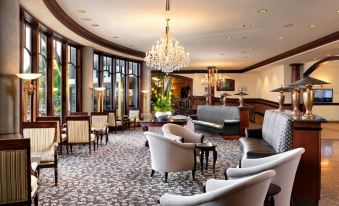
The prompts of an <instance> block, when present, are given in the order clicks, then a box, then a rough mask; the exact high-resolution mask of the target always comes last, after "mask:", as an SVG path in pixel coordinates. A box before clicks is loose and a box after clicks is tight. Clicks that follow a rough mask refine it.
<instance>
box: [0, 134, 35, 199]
mask: <svg viewBox="0 0 339 206" xmlns="http://www.w3.org/2000/svg"><path fill="white" fill-rule="evenodd" d="M30 153H31V152H30V140H29V139H4V140H0V168H1V171H0V205H2V204H10V203H16V204H17V205H31V170H30V168H31V157H30Z"/></svg>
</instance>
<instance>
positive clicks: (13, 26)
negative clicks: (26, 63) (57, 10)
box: [0, 0, 20, 138]
mask: <svg viewBox="0 0 339 206" xmlns="http://www.w3.org/2000/svg"><path fill="white" fill-rule="evenodd" d="M0 31H1V32H0V45H1V46H0V98H1V101H0V114H1V115H0V138H4V137H8V136H13V135H15V134H18V133H19V130H20V84H19V82H20V81H19V78H18V77H16V75H15V74H17V73H19V72H20V6H19V0H1V1H0Z"/></svg>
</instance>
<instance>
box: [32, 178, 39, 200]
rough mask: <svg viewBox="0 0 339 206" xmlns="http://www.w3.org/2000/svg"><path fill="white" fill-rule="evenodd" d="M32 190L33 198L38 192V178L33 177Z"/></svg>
mask: <svg viewBox="0 0 339 206" xmlns="http://www.w3.org/2000/svg"><path fill="white" fill-rule="evenodd" d="M31 188H32V192H31V197H33V196H34V194H35V192H36V191H37V190H38V178H36V177H35V176H34V175H31Z"/></svg>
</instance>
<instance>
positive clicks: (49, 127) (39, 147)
mask: <svg viewBox="0 0 339 206" xmlns="http://www.w3.org/2000/svg"><path fill="white" fill-rule="evenodd" d="M56 134H57V123H56V122H23V123H22V137H23V138H29V139H31V151H32V152H47V151H52V150H53V149H54V143H56V142H57V138H56Z"/></svg>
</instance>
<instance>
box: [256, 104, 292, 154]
mask: <svg viewBox="0 0 339 206" xmlns="http://www.w3.org/2000/svg"><path fill="white" fill-rule="evenodd" d="M262 136H263V138H264V139H265V140H266V141H267V142H268V143H269V144H270V145H271V146H272V147H273V148H274V150H275V151H276V152H277V153H281V152H286V151H289V150H291V149H292V139H293V135H292V117H291V115H288V114H286V113H283V112H279V111H277V110H266V112H265V116H264V122H263V126H262Z"/></svg>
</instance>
